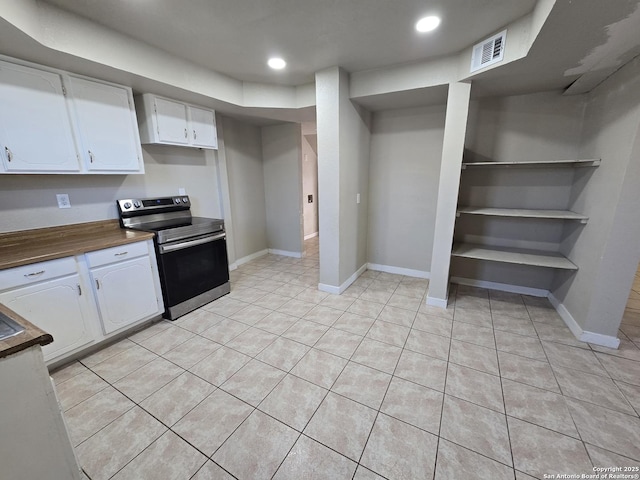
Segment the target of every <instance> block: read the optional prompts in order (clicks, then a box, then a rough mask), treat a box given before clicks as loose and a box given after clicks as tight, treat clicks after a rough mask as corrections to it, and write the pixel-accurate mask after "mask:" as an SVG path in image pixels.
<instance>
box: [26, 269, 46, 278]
mask: <svg viewBox="0 0 640 480" xmlns="http://www.w3.org/2000/svg"><path fill="white" fill-rule="evenodd" d="M43 273H44V270H40V271H39V272H33V273H27V274H25V277H27V278H30V277H37V276H38V275H42V274H43Z"/></svg>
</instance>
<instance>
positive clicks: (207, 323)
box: [174, 308, 224, 333]
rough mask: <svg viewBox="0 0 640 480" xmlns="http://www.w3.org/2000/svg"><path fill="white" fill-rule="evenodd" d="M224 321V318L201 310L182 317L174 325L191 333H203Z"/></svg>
mask: <svg viewBox="0 0 640 480" xmlns="http://www.w3.org/2000/svg"><path fill="white" fill-rule="evenodd" d="M222 320H224V317H222V316H220V315H216V314H215V313H211V312H208V311H206V310H204V309H202V308H199V309H198V310H194V311H193V312H190V313H187V314H186V315H184V316H183V317H180V318H179V319H177V320H176V321H175V322H174V323H175V324H176V325H177V326H179V327H181V328H184V329H185V330H188V331H190V332H193V333H202V332H204V331H205V330H207V329H209V328H211V327H213V326H214V325H217V324H218V323H220V322H221V321H222Z"/></svg>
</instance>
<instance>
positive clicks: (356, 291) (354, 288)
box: [340, 284, 366, 300]
mask: <svg viewBox="0 0 640 480" xmlns="http://www.w3.org/2000/svg"><path fill="white" fill-rule="evenodd" d="M365 290H366V288H364V287H359V286H358V285H353V284H352V285H351V286H350V287H349V288H347V289H346V290H345V291H344V292H342V293H341V294H340V295H342V296H343V297H349V298H351V299H352V300H355V299H356V298H360V295H362V294H363V293H364V291H365Z"/></svg>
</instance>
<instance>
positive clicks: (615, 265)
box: [553, 59, 640, 337]
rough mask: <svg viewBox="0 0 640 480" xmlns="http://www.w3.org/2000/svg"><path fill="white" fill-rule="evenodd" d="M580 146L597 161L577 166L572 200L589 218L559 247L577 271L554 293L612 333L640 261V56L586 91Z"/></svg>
mask: <svg viewBox="0 0 640 480" xmlns="http://www.w3.org/2000/svg"><path fill="white" fill-rule="evenodd" d="M580 153H581V155H583V156H584V157H587V158H601V159H602V163H601V165H600V166H599V167H598V168H596V169H585V170H581V171H579V172H577V177H576V184H575V187H574V190H573V192H572V197H571V207H572V208H573V209H575V210H576V211H581V212H584V213H585V214H587V215H589V224H588V225H587V226H586V227H585V229H584V231H583V232H582V233H581V234H580V235H568V236H567V240H566V241H565V242H564V243H563V245H562V247H563V252H564V253H565V254H566V255H567V256H569V258H571V259H572V260H573V261H574V263H576V264H577V265H578V266H579V267H580V270H578V272H577V273H576V274H575V275H574V276H571V277H568V276H566V275H565V276H559V277H558V279H557V281H556V283H555V285H554V290H553V294H554V295H555V296H556V298H557V299H558V300H559V301H560V302H561V303H562V304H563V305H564V306H565V308H566V309H567V310H568V312H569V313H570V314H571V315H572V317H573V318H574V319H575V321H576V322H577V323H578V325H579V326H580V327H581V328H582V329H583V330H586V331H589V332H594V333H598V334H602V335H609V336H614V337H615V336H616V335H617V329H618V325H619V324H620V319H621V318H622V313H623V310H624V307H625V304H626V300H627V297H628V295H629V290H630V288H631V283H632V280H633V275H634V273H635V270H636V266H637V264H638V260H640V209H639V208H638V207H639V206H640V60H639V59H635V60H634V61H632V62H630V63H628V64H627V65H625V66H624V67H623V68H622V69H620V70H619V71H618V72H616V74H614V75H613V76H612V77H610V78H609V79H607V80H606V81H605V82H604V83H602V84H601V85H600V86H598V87H597V88H596V89H595V90H593V91H592V92H591V93H590V94H589V97H588V104H587V110H586V117H585V123H584V130H583V137H582V145H581V150H580Z"/></svg>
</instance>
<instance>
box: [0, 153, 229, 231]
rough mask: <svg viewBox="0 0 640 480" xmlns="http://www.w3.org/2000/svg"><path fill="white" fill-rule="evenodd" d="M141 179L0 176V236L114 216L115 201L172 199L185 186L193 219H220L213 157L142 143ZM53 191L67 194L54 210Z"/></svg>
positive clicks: (115, 216) (54, 194) (138, 177)
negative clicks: (66, 203)
mask: <svg viewBox="0 0 640 480" xmlns="http://www.w3.org/2000/svg"><path fill="white" fill-rule="evenodd" d="M142 153H143V159H144V164H145V170H146V173H145V174H144V175H0V232H8V231H14V230H25V229H32V228H43V227H51V226H57V225H67V224H71V223H82V222H92V221H97V220H107V219H112V218H118V212H117V208H116V203H115V201H116V200H117V199H119V198H127V197H152V196H164V195H177V194H178V188H181V187H182V188H185V189H186V191H187V194H188V195H189V196H190V198H191V201H192V211H193V214H194V215H198V216H204V217H214V218H221V217H222V216H223V214H222V210H221V205H220V197H219V192H218V178H217V170H216V167H215V160H216V155H217V153H216V152H215V151H212V150H198V149H190V148H180V147H172V146H151V145H145V146H143V149H142ZM56 193H68V194H69V200H70V201H71V208H70V209H59V208H58V205H57V202H56Z"/></svg>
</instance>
